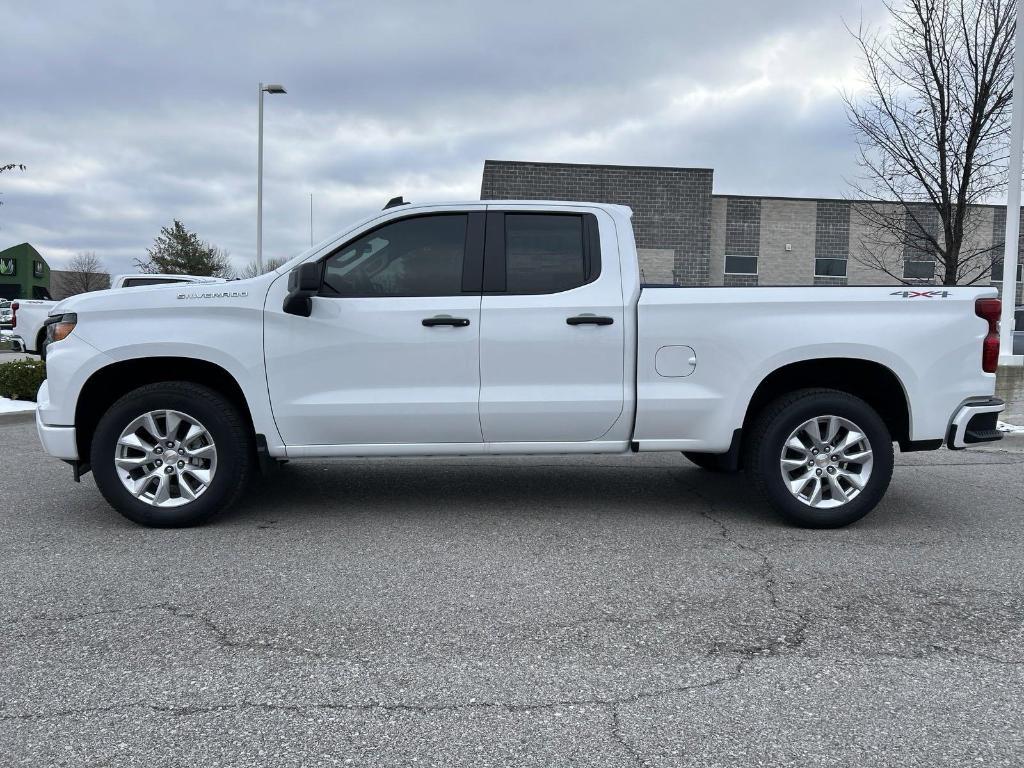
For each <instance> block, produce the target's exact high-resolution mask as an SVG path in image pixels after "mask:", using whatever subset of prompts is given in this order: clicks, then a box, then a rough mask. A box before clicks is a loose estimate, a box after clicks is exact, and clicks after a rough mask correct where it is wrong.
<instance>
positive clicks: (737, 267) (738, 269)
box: [725, 256, 757, 275]
mask: <svg viewBox="0 0 1024 768" xmlns="http://www.w3.org/2000/svg"><path fill="white" fill-rule="evenodd" d="M725 274H727V275H756V274H757V256H726V257H725Z"/></svg>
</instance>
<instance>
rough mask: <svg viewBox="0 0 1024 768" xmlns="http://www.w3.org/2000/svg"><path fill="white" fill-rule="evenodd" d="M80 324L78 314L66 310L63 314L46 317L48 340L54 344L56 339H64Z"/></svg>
mask: <svg viewBox="0 0 1024 768" xmlns="http://www.w3.org/2000/svg"><path fill="white" fill-rule="evenodd" d="M77 324H78V315H76V314H75V313H74V312H65V313H64V314H63V315H52V316H50V317H48V318H46V323H45V325H46V341H47V343H49V344H53V342H55V341H63V340H64V339H66V338H67V337H68V336H70V335H71V332H72V331H73V330H75V325H77Z"/></svg>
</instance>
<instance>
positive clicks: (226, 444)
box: [90, 381, 253, 528]
mask: <svg viewBox="0 0 1024 768" xmlns="http://www.w3.org/2000/svg"><path fill="white" fill-rule="evenodd" d="M90 463H91V464H92V471H93V474H94V476H95V478H96V485H97V487H98V488H99V489H100V492H101V493H102V494H103V496H104V498H106V500H107V501H108V502H110V504H111V506H113V507H114V509H116V510H117V511H118V512H120V513H121V514H122V515H124V516H125V517H127V518H128V519H129V520H132V521H133V522H136V523H139V524H140V525H146V526H151V527H156V528H176V527H184V526H189V525H197V524H199V523H203V522H205V521H206V520H208V519H209V518H210V517H212V516H213V515H215V514H216V513H218V512H220V511H221V510H223V509H225V508H227V507H228V506H229V505H230V504H231V503H232V502H233V501H235V499H236V498H237V497H238V496H239V494H240V493H241V492H242V489H243V488H244V487H245V485H246V482H247V481H248V478H249V474H250V472H251V469H252V466H253V447H252V441H251V438H250V434H249V429H248V428H247V425H246V424H245V422H244V420H243V418H242V415H241V414H240V413H239V411H238V408H236V407H235V405H234V404H233V403H231V402H230V401H229V400H228V399H227V398H225V397H223V396H222V395H221V394H219V393H218V392H216V391H214V390H212V389H210V388H208V387H204V386H202V385H199V384H194V383H192V382H184V381H176V382H160V383H157V384H148V385H146V386H143V387H139V388H138V389H136V390H134V391H132V392H129V393H128V394H127V395H125V396H123V397H122V398H121V399H120V400H118V401H117V402H115V403H114V404H113V405H112V406H111V407H110V409H109V410H108V411H107V412H106V413H105V414H104V415H103V417H102V418H101V419H100V421H99V424H98V425H97V426H96V431H95V433H94V434H93V439H92V448H91V451H90Z"/></svg>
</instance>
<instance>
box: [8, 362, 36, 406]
mask: <svg viewBox="0 0 1024 768" xmlns="http://www.w3.org/2000/svg"><path fill="white" fill-rule="evenodd" d="M45 379H46V364H45V363H43V362H42V361H40V360H14V361H12V362H10V363H0V397H9V398H10V399H11V400H35V399H36V392H38V391H39V386H40V385H41V384H42V383H43V381H44V380H45Z"/></svg>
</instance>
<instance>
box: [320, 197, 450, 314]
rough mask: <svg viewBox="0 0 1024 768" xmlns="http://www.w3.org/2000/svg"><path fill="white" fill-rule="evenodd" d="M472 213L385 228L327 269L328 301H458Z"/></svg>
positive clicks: (325, 291)
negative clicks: (408, 298)
mask: <svg viewBox="0 0 1024 768" xmlns="http://www.w3.org/2000/svg"><path fill="white" fill-rule="evenodd" d="M466 222H467V216H466V214H463V213H459V214H439V215H436V216H417V217H414V218H409V219H401V220H399V221H395V222H392V223H390V224H385V225H384V226H383V227H380V228H379V229H375V230H374V231H373V232H370V233H369V234H367V235H364V236H363V237H361V238H359V239H358V240H355V241H353V242H351V243H349V244H348V245H345V246H343V247H342V249H341V250H340V251H338V252H336V253H334V254H333V255H331V256H329V257H328V258H327V260H326V262H325V265H324V277H323V287H322V289H321V295H322V296H332V297H341V298H359V297H374V296H455V295H459V294H461V293H462V264H463V261H464V259H465V253H466Z"/></svg>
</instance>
